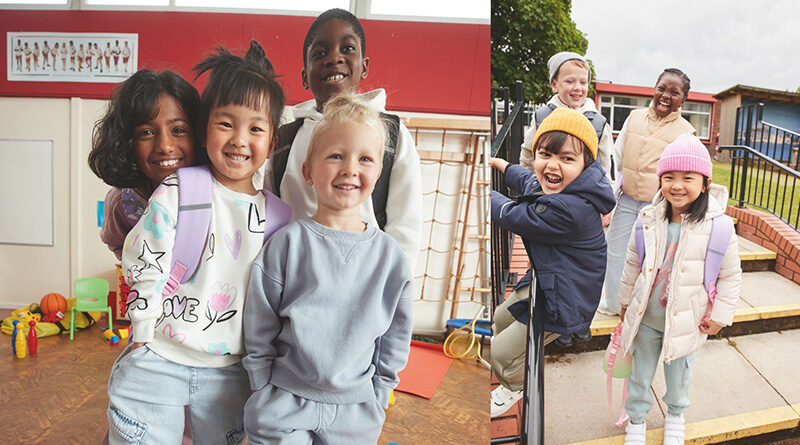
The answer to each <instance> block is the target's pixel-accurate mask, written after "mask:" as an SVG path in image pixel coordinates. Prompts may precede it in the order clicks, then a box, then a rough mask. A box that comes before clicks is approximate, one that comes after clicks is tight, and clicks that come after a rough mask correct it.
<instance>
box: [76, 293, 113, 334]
mask: <svg viewBox="0 0 800 445" xmlns="http://www.w3.org/2000/svg"><path fill="white" fill-rule="evenodd" d="M75 311H78V312H106V313H108V329H113V327H112V325H111V323H112V320H113V318H111V306H109V305H108V281H106V280H104V279H102V278H81V279H80V280H75V307H73V308H72V317H70V320H69V339H70V340H72V339H74V338H75Z"/></svg>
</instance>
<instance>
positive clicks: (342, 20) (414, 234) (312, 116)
mask: <svg viewBox="0 0 800 445" xmlns="http://www.w3.org/2000/svg"><path fill="white" fill-rule="evenodd" d="M368 73H369V57H366V36H365V35H364V29H363V28H362V26H361V23H360V22H359V21H358V18H356V16H354V15H353V14H352V13H350V12H349V11H345V10H342V9H330V10H328V11H325V12H323V13H322V14H320V15H319V17H317V18H316V20H314V22H313V23H312V24H311V26H310V27H309V28H308V32H307V33H306V37H305V41H304V42H303V71H302V73H301V74H302V81H303V88H306V89H310V90H311V92H312V93H313V94H314V99H313V100H309V101H306V102H303V103H300V104H298V105H296V106H295V107H294V110H293V114H294V118H295V119H296V120H295V121H294V122H292V123H289V124H286V125H284V126H282V127H281V129H280V130H279V131H278V137H279V141H278V148H277V149H276V150H275V152H274V154H273V157H272V159H270V160H269V161H268V162H269V166H268V168H267V175H268V176H267V178H266V184H267V188H269V189H270V190H271V191H272V192H273V193H275V194H277V195H278V196H280V197H281V198H282V199H283V200H284V201H286V202H287V203H288V204H289V205H290V206H291V207H292V221H295V220H298V219H303V218H305V217H307V216H310V215H312V214H314V212H315V211H316V209H317V197H316V193H315V191H314V189H313V187H311V186H309V185H308V184H307V183H306V182H305V180H304V178H303V172H302V164H303V161H304V160H305V159H306V153H307V152H308V145H309V141H310V139H311V132H312V131H313V130H314V128H315V127H316V126H317V124H318V123H319V122H320V120H321V119H322V107H323V106H324V105H325V103H327V102H328V100H330V99H331V98H333V97H335V96H339V95H342V94H355V93H356V90H357V89H358V85H359V83H360V82H361V80H362V79H366V78H367V75H368ZM357 98H358V99H360V100H361V101H363V102H366V103H367V105H368V106H369V107H370V108H372V109H373V110H375V111H378V112H380V113H381V115H382V118H383V119H384V121H388V120H392V119H394V121H395V128H397V131H396V134H395V135H394V136H392V135H390V138H389V139H390V140H391V139H394V140H396V142H395V144H394V145H395V147H394V148H393V149H392V147H391V142H390V144H389V145H390V147H387V151H389V152H392V151H393V155H394V156H393V161H391V162H390V164H391V165H387V158H386V157H384V162H383V164H384V169H385V170H386V169H388V171H387V172H386V173H385V174H382V176H381V178H379V180H378V185H376V187H375V189H376V192H375V193H380V192H378V190H380V188H381V186H380V184H381V180H382V179H384V177H385V179H386V180H388V186H387V187H386V188H384V190H388V192H386V194H385V195H384V196H383V198H382V199H377V200H376V198H375V195H373V199H368V200H366V201H364V202H363V203H362V204H361V207H360V211H359V215H360V217H361V220H362V221H365V222H368V223H370V224H375V225H377V226H378V227H380V228H381V229H382V230H383V231H384V232H386V233H387V234H389V235H390V236H391V237H392V238H394V239H395V241H397V243H398V244H399V245H400V248H401V249H402V250H403V253H404V254H405V256H406V258H407V259H408V263H409V265H410V267H411V271H412V272H413V270H414V264H415V261H416V259H417V253H418V250H419V244H420V237H421V230H422V184H421V183H422V175H421V171H420V163H419V155H418V154H417V150H416V148H415V147H414V141H413V139H412V138H411V133H409V131H408V129H407V128H406V127H405V125H403V123H402V122H399V119H397V116H392V115H387V114H385V106H386V92H385V91H384V90H383V89H377V90H373V91H370V92H367V93H363V94H360V95H357ZM298 121H300V122H298ZM389 127H390V129H391V125H389ZM286 151H288V156H287V155H285V154H283V153H285V152H286ZM282 154H283V161H281V156H282ZM376 202H383V203H384V204H385V207H384V206H383V205H378V206H375V205H374V204H375V203H376Z"/></svg>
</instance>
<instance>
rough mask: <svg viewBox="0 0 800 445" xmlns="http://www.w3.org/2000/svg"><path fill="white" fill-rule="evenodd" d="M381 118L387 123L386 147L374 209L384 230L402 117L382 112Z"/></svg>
mask: <svg viewBox="0 0 800 445" xmlns="http://www.w3.org/2000/svg"><path fill="white" fill-rule="evenodd" d="M381 119H382V120H383V122H384V124H385V125H386V136H387V138H386V143H387V146H386V149H385V150H383V169H382V170H381V175H380V176H379V177H378V180H377V181H376V182H375V189H374V190H373V191H372V210H373V212H374V213H375V220H376V221H377V222H378V227H379V228H380V229H381V230H383V228H384V226H386V201H387V200H388V198H389V178H390V177H391V175H392V166H393V165H394V158H395V154H396V151H397V139H398V137H399V134H400V118H399V117H398V116H397V115H395V114H388V113H381Z"/></svg>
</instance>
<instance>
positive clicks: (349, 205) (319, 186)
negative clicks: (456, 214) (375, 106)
mask: <svg viewBox="0 0 800 445" xmlns="http://www.w3.org/2000/svg"><path fill="white" fill-rule="evenodd" d="M314 146H315V148H314V149H313V153H311V154H310V157H309V159H307V160H306V162H305V163H303V177H304V178H305V181H306V183H307V184H308V185H311V186H313V187H314V190H315V191H316V193H317V213H323V212H324V213H326V214H342V213H348V212H349V213H353V214H355V215H358V209H359V206H360V205H361V203H362V202H364V201H365V200H366V199H368V198H369V197H370V195H372V190H373V189H374V188H375V182H376V181H377V180H378V176H380V173H381V165H382V163H383V156H382V155H383V153H382V151H381V150H382V146H381V141H380V137H379V136H378V134H377V132H376V131H375V130H374V129H372V128H371V127H370V126H368V125H366V124H362V123H359V122H347V123H343V124H337V125H336V126H329V127H327V128H325V129H324V130H323V131H322V132H321V133H320V134H318V135H316V137H315V141H314Z"/></svg>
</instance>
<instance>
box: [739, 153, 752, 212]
mask: <svg viewBox="0 0 800 445" xmlns="http://www.w3.org/2000/svg"><path fill="white" fill-rule="evenodd" d="M749 162H750V153H749V152H748V151H747V150H744V158H743V159H742V173H741V178H739V205H738V207H739V208H744V201H745V199H744V193H745V190H747V164H748V163H749Z"/></svg>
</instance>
